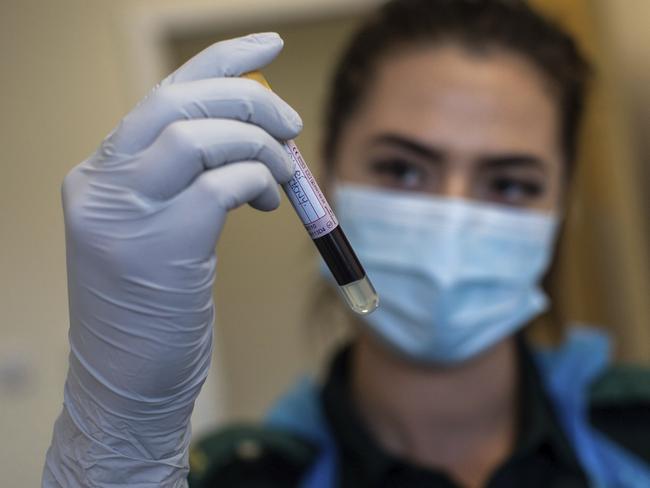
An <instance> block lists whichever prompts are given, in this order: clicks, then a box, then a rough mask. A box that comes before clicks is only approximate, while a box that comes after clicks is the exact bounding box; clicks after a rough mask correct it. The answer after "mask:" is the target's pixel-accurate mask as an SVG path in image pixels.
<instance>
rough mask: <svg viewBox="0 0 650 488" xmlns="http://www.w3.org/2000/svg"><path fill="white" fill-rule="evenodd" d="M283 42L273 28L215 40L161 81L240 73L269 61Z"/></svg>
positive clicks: (168, 82) (217, 76)
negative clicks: (267, 30)
mask: <svg viewBox="0 0 650 488" xmlns="http://www.w3.org/2000/svg"><path fill="white" fill-rule="evenodd" d="M283 46H284V42H283V41H282V38H281V37H280V35H279V34H277V33H275V32H263V33H258V34H249V35H247V36H244V37H237V38H234V39H228V40H226V41H221V42H217V43H215V44H212V45H211V46H209V47H208V48H206V49H204V50H203V51H201V52H200V53H198V54H197V55H196V56H194V57H193V58H191V59H190V60H189V61H187V62H186V63H185V64H183V65H182V66H181V67H180V68H178V69H177V70H176V71H174V72H173V73H172V74H171V75H169V76H168V77H167V78H165V79H164V80H163V81H162V82H161V85H166V84H174V83H182V82H185V81H194V80H201V79H205V78H220V77H230V76H239V75H242V74H244V73H247V72H248V71H253V70H256V69H260V68H262V67H264V66H266V65H267V64H269V63H270V62H271V61H273V60H274V59H275V57H276V56H277V55H278V54H280V51H282V47H283Z"/></svg>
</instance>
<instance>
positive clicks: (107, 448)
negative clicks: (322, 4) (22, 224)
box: [44, 34, 302, 487]
mask: <svg viewBox="0 0 650 488" xmlns="http://www.w3.org/2000/svg"><path fill="white" fill-rule="evenodd" d="M281 49H282V41H281V39H280V38H279V36H277V35H276V34H258V35H252V36H247V37H243V38H238V39H233V40H229V41H224V42H220V43H217V44H214V45H212V46H210V47H209V48H207V49H206V50H205V51H203V52H201V53H200V54H198V55H197V56H196V57H194V58H193V59H191V60H190V61H188V62H187V63H186V64H185V65H183V66H182V67H181V68H179V69H178V70H177V71H176V72H174V73H173V74H172V75H170V76H169V77H168V78H166V79H165V80H164V81H162V82H161V83H160V84H159V85H158V86H157V87H156V88H155V89H154V90H153V91H152V93H151V94H150V95H149V96H148V97H147V98H145V99H144V100H143V101H141V102H140V104H138V106H136V107H135V109H134V110H133V111H132V112H131V113H129V114H128V115H127V116H126V117H125V118H124V119H123V120H122V121H121V123H120V124H119V125H118V127H117V128H116V129H115V130H114V131H113V132H112V133H111V134H110V135H109V136H108V137H107V138H106V139H105V140H104V142H103V143H102V145H101V146H100V148H99V149H98V150H97V152H96V153H95V154H93V155H92V156H91V157H90V158H89V159H88V160H86V161H84V162H83V163H81V164H80V165H79V166H77V167H76V168H74V169H73V170H72V171H71V172H70V173H69V174H68V175H67V177H66V179H65V181H64V184H63V207H64V215H65V224H66V246H67V264H68V288H69V301H70V348H71V353H70V369H69V373H68V377H67V380H66V385H65V401H64V410H63V413H62V414H61V417H60V418H59V420H58V421H57V425H56V426H55V433H54V439H53V443H52V447H51V448H50V451H49V452H48V459H47V462H46V468H45V475H44V484H46V485H47V486H57V484H54V483H55V482H54V480H56V483H58V484H60V485H62V486H67V487H72V486H104V485H105V484H106V485H108V484H111V483H113V484H119V483H126V484H128V485H129V486H157V487H159V486H182V484H183V483H184V479H185V477H186V475H187V447H188V443H189V436H190V429H189V419H190V414H191V412H192V408H193V404H194V400H195V399H196V396H197V395H198V393H199V390H200V388H201V385H202V383H203V381H204V380H205V377H206V375H207V372H208V368H209V364H210V356H211V349H212V322H213V318H214V305H213V299H212V285H213V282H214V277H215V265H216V257H215V254H214V249H215V245H216V242H217V239H218V238H219V234H220V232H221V229H222V227H223V223H224V220H225V218H226V214H227V212H228V211H229V210H230V209H233V208H235V207H237V206H239V205H242V204H243V203H250V204H251V205H252V206H254V207H255V208H258V209H260V210H272V209H274V208H276V207H277V206H278V205H279V202H280V197H279V192H278V189H277V183H278V182H281V183H282V182H286V181H288V180H289V179H290V178H291V176H292V171H293V165H292V162H291V161H290V159H289V157H288V156H287V154H286V153H285V151H284V149H283V147H282V145H281V144H280V142H278V140H286V139H290V138H293V137H295V136H296V135H297V133H298V132H300V129H301V127H302V123H301V121H300V118H299V116H298V115H297V114H296V113H295V112H294V111H293V109H291V108H290V107H289V106H288V105H287V104H286V103H285V102H283V101H282V100H281V99H279V98H278V97H277V96H276V95H274V94H273V93H272V92H271V91H269V90H267V89H265V88H264V87H262V86H261V85H259V84H258V83H257V82H255V81H252V80H247V79H241V78H237V77H238V76H239V75H241V74H243V73H245V72H248V71H251V70H255V69H259V68H261V67H263V66H264V65H266V64H268V63H269V62H271V61H272V60H273V58H275V57H276V56H277V54H278V53H279V52H280V50H281ZM47 480H51V481H49V482H48V481H47ZM79 480H81V481H79ZM50 482H51V483H52V484H51V485H49V484H47V483H50ZM79 483H81V484H79ZM179 483H180V484H179ZM111 486H112V485H111Z"/></svg>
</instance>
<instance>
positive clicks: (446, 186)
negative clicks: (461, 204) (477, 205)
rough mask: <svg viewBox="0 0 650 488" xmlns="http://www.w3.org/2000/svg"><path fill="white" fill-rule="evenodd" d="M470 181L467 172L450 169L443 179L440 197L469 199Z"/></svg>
mask: <svg viewBox="0 0 650 488" xmlns="http://www.w3.org/2000/svg"><path fill="white" fill-rule="evenodd" d="M471 188H472V185H471V181H470V174H469V172H468V171H464V170H462V169H458V168H450V169H449V171H447V172H446V174H445V175H444V178H443V182H442V185H441V188H440V196H442V197H448V198H465V199H469V198H471V196H472V195H471Z"/></svg>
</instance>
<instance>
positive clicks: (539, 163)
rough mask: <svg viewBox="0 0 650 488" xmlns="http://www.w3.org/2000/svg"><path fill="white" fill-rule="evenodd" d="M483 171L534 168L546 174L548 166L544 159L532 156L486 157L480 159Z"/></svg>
mask: <svg viewBox="0 0 650 488" xmlns="http://www.w3.org/2000/svg"><path fill="white" fill-rule="evenodd" d="M478 165H479V167H480V168H481V169H488V170H490V169H504V168H533V169H538V170H540V171H542V172H546V169H547V164H546V163H545V162H544V160H543V159H541V158H539V157H537V156H533V155H530V154H507V155H503V156H485V157H482V158H479V160H478Z"/></svg>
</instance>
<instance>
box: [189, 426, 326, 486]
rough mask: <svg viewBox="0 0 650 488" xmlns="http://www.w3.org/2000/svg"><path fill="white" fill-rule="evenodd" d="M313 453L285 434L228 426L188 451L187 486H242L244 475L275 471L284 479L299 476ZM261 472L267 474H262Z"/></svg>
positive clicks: (299, 441) (256, 427)
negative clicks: (282, 475) (294, 474)
mask: <svg viewBox="0 0 650 488" xmlns="http://www.w3.org/2000/svg"><path fill="white" fill-rule="evenodd" d="M317 452H318V449H317V448H316V447H315V446H313V445H312V444H311V443H309V442H307V441H305V440H303V439H301V438H299V437H297V436H296V435H294V434H292V433H289V432H286V431H282V430H278V429H273V428H269V427H266V426H261V425H234V426H228V427H226V428H223V429H221V430H219V431H217V432H215V433H213V434H210V435H208V436H206V437H204V438H203V439H201V440H200V441H199V442H197V443H196V444H195V445H194V446H193V447H192V448H191V450H190V475H189V478H188V479H189V485H190V488H208V487H209V488H212V487H213V486H220V487H221V486H224V487H226V486H246V483H247V480H248V478H247V477H248V476H250V477H251V478H259V477H261V476H267V475H268V476H269V477H271V475H272V472H275V471H277V472H283V473H284V476H287V475H289V474H290V473H292V472H295V473H296V476H299V475H300V474H301V473H302V472H303V471H304V470H305V469H306V468H307V467H308V466H309V465H310V464H311V462H312V461H313V460H314V458H315V456H316V454H317ZM265 470H266V471H269V473H263V471H265ZM226 477H227V482H226V481H225V478H226ZM231 481H232V485H231V484H230V483H231ZM269 481H270V480H269ZM268 486H272V484H271V483H269V485H268Z"/></svg>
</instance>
